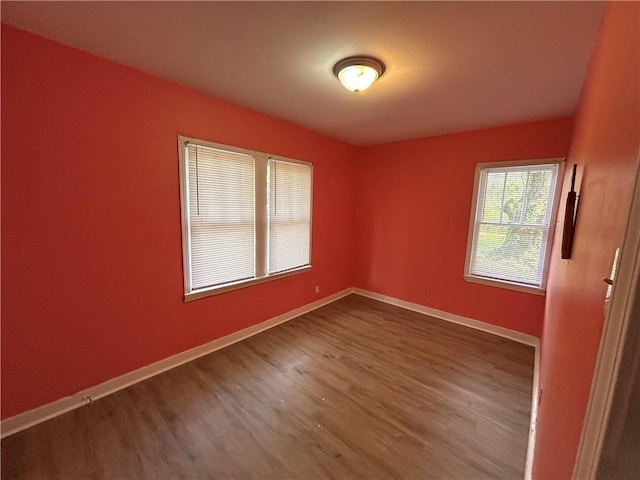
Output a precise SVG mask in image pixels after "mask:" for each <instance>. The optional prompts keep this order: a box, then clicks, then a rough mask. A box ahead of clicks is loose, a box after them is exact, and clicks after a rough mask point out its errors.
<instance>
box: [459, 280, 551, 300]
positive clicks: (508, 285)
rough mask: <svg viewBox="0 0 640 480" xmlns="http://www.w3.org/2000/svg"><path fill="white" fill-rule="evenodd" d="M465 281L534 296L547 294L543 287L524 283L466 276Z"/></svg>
mask: <svg viewBox="0 0 640 480" xmlns="http://www.w3.org/2000/svg"><path fill="white" fill-rule="evenodd" d="M464 279H465V280H466V281H467V282H471V283H479V284H480V285H487V286H490V287H498V288H505V289H508V290H515V291H517V292H523V293H531V294H533V295H542V296H544V295H545V294H546V290H545V289H544V288H541V287H534V286H532V285H526V284H523V283H515V282H507V281H504V280H496V279H495V278H487V277H478V276H475V275H465V276H464Z"/></svg>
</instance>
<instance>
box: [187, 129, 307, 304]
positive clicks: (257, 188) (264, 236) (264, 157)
mask: <svg viewBox="0 0 640 480" xmlns="http://www.w3.org/2000/svg"><path fill="white" fill-rule="evenodd" d="M188 143H193V144H196V145H202V146H204V147H210V148H215V149H218V150H224V151H228V152H236V153H242V154H245V155H250V156H251V157H253V159H254V219H255V227H254V235H255V251H254V255H255V264H256V266H255V276H254V277H253V278H249V279H244V280H237V281H232V282H227V283H224V284H220V285H215V286H210V287H204V288H197V289H194V288H192V285H191V277H192V275H191V234H190V216H189V172H188V165H187V162H186V155H185V152H186V144H188ZM270 159H273V160H278V161H282V162H288V163H296V164H299V165H305V166H308V167H309V168H310V175H311V185H310V199H309V209H310V211H309V263H308V264H306V265H301V266H299V267H295V268H292V269H290V270H284V271H280V272H276V273H274V274H271V275H270V274H269V273H268V264H267V262H268V248H269V247H268V233H269V232H268V230H269V228H268V225H269V219H268V215H267V203H268V200H269V199H268V195H267V165H268V162H269V160H270ZM178 163H179V177H180V220H181V230H182V271H183V286H184V301H185V302H190V301H193V300H197V299H199V298H204V297H208V296H212V295H219V294H221V293H226V292H230V291H232V290H237V289H240V288H245V287H249V286H251V285H257V284H260V283H264V282H269V281H272V280H277V279H279V278H285V277H290V276H292V275H298V274H300V273H304V272H308V271H311V269H312V251H313V246H312V242H313V170H314V168H313V163H311V162H306V161H304V160H297V159H292V158H287V157H283V156H280V155H273V154H270V153H265V152H259V151H257V150H249V149H246V148H241V147H235V146H232V145H226V144H222V143H215V142H210V141H207V140H202V139H199V138H194V137H187V136H183V135H178Z"/></svg>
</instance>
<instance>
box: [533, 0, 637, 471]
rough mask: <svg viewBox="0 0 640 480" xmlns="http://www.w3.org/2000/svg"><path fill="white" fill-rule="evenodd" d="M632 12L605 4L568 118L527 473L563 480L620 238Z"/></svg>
mask: <svg viewBox="0 0 640 480" xmlns="http://www.w3.org/2000/svg"><path fill="white" fill-rule="evenodd" d="M639 18H640V4H638V3H635V2H611V3H610V4H609V6H608V10H607V13H606V15H605V18H604V21H603V25H602V29H601V31H600V36H599V39H598V43H597V46H596V50H595V53H594V55H593V57H592V59H591V65H590V69H589V74H588V77H587V81H586V83H585V88H584V90H583V94H582V99H581V103H580V107H579V111H578V116H577V118H576V129H575V133H574V138H573V144H572V146H571V152H570V155H569V162H570V163H577V164H578V168H579V172H580V174H581V175H580V176H581V187H580V189H579V193H580V195H581V197H580V202H579V203H580V205H579V216H578V223H577V226H576V233H575V242H574V249H573V255H572V257H571V259H570V260H561V259H560V253H559V247H560V238H561V237H560V236H559V232H558V234H557V235H556V239H555V245H554V252H553V256H552V264H551V269H550V275H549V285H548V292H547V302H546V309H545V327H544V335H543V338H542V370H541V382H542V385H543V387H544V394H543V396H542V403H541V404H540V407H539V410H538V427H537V439H536V450H535V461H534V465H533V476H534V478H539V479H551V478H553V479H558V478H570V477H571V475H572V472H573V467H574V463H575V457H576V452H577V448H578V443H579V440H580V434H581V431H582V423H583V420H584V414H585V411H586V404H587V400H588V397H589V390H590V388H591V380H592V377H593V369H594V365H595V360H596V356H597V352H598V347H599V342H600V336H601V332H602V325H603V321H604V312H603V308H604V296H605V292H606V285H605V284H604V282H603V281H602V278H603V277H606V276H608V275H609V272H610V270H611V262H612V260H613V255H614V251H615V249H616V248H617V247H619V246H620V245H621V244H622V240H623V236H624V230H625V226H626V223H627V217H628V213H629V205H630V200H631V195H632V191H633V186H634V182H635V180H636V172H637V164H638V147H639V145H640V86H639V84H640V65H639V59H640V51H639V50H640V48H639V45H640V31H639V25H638V23H639V22H638V19H639ZM568 181H569V179H568V178H566V179H565V188H564V192H565V194H564V195H563V196H566V191H567V189H568ZM563 209H564V205H560V211H563Z"/></svg>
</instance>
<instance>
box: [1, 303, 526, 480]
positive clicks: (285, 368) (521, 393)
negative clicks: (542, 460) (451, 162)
mask: <svg viewBox="0 0 640 480" xmlns="http://www.w3.org/2000/svg"><path fill="white" fill-rule="evenodd" d="M533 354H534V352H533V349H532V348H531V347H527V346H524V345H521V344H518V343H515V342H512V341H510V340H506V339H503V338H500V337H496V336H493V335H490V334H486V333H483V332H479V331H475V330H471V329H468V328H466V327H462V326H458V325H454V324H451V323H447V322H444V321H441V320H437V319H433V318H430V317H426V316H424V315H420V314H418V313H414V312H410V311H407V310H403V309H401V308H398V307H394V306H390V305H387V304H383V303H380V302H377V301H374V300H370V299H366V298H363V297H360V296H357V295H351V296H349V297H346V298H343V299H341V300H339V301H337V302H334V303H332V304H330V305H327V306H325V307H323V308H320V309H318V310H316V311H314V312H311V313H308V314H306V315H303V316H302V317H299V318H297V319H295V320H293V321H291V322H288V323H285V324H283V325H280V326H278V327H275V328H273V329H271V330H268V331H266V332H263V333H261V334H260V335H257V336H255V337H252V338H250V339H247V340H245V341H243V342H240V343H237V344H235V345H232V346H230V347H227V348H225V349H224V350H220V351H218V352H215V353H212V354H210V355H207V356H205V357H202V358H200V359H198V360H195V361H193V362H191V363H188V364H185V365H183V366H181V367H178V368H175V369H173V370H171V371H169V372H166V373H163V374H161V375H159V376H156V377H153V378H151V379H149V380H146V381H144V382H142V383H139V384H137V385H134V386H132V387H129V388H127V389H125V390H121V391H120V392H118V393H115V394H113V395H110V396H108V397H105V398H103V399H100V400H98V401H96V402H94V403H93V404H91V405H87V406H85V407H82V408H79V409H77V410H74V411H72V412H69V413H67V414H65V415H62V416H60V417H57V418H55V419H53V420H50V421H48V422H45V423H42V424H40V425H37V426H35V427H32V428H30V429H28V430H25V431H23V432H20V433H18V434H15V435H13V436H11V437H8V438H6V439H4V440H3V441H2V478H3V479H12V478H19V479H40V478H46V479H66V480H68V479H74V478H88V479H119V478H122V479H125V478H126V479H137V478H146V479H178V478H185V479H192V478H193V479H199V478H241V479H244V478H247V479H248V478H256V479H267V478H283V479H284V478H300V479H315V478H318V479H319V478H349V479H351V478H441V479H447V478H449V479H463V478H466V479H480V478H491V479H499V478H504V479H521V478H522V477H523V475H524V464H525V454H526V447H527V436H528V428H529V415H530V406H531V382H532V375H533Z"/></svg>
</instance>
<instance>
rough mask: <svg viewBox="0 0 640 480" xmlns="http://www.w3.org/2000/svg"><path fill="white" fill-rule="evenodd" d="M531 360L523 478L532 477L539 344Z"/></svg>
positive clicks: (536, 417)
mask: <svg viewBox="0 0 640 480" xmlns="http://www.w3.org/2000/svg"><path fill="white" fill-rule="evenodd" d="M534 355H535V356H534V360H533V387H532V391H531V421H530V424H529V441H528V443H527V460H526V463H525V467H524V480H531V479H532V478H533V456H534V454H535V448H536V425H537V423H536V422H537V421H538V400H539V398H538V392H539V391H540V346H539V345H536V351H535V354H534Z"/></svg>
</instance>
